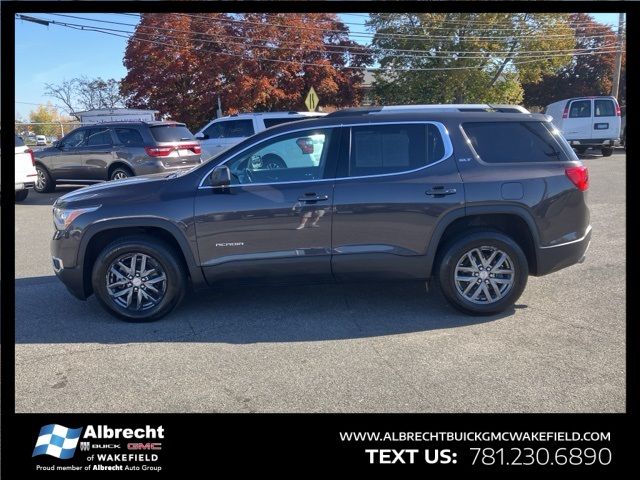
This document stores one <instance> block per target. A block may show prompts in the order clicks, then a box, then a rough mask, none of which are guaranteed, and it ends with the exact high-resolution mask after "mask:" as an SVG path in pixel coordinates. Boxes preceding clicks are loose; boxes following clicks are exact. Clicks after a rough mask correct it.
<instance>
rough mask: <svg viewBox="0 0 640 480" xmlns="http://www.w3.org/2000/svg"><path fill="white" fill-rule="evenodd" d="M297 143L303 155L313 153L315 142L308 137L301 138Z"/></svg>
mask: <svg viewBox="0 0 640 480" xmlns="http://www.w3.org/2000/svg"><path fill="white" fill-rule="evenodd" d="M296 143H297V144H298V146H299V147H300V150H302V153H307V154H311V153H313V140H311V139H310V138H308V137H304V138H299V139H297V140H296Z"/></svg>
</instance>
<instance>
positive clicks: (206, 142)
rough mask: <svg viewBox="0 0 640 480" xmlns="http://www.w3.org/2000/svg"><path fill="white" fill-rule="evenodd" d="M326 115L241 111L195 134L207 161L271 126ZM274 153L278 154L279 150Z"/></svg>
mask: <svg viewBox="0 0 640 480" xmlns="http://www.w3.org/2000/svg"><path fill="white" fill-rule="evenodd" d="M324 115H326V114H325V113H314V112H268V113H240V114H237V115H231V116H229V117H221V118H217V119H215V120H213V121H211V122H209V123H208V124H207V125H205V126H204V127H203V128H201V129H200V130H199V131H198V132H197V133H196V135H195V136H196V138H197V139H198V140H200V145H201V146H202V160H203V161H206V160H209V159H210V158H211V157H213V156H215V155H218V154H219V153H221V152H224V151H225V150H227V149H228V148H231V147H233V146H234V145H236V144H237V143H240V142H241V141H242V140H244V139H245V138H247V137H250V136H251V135H254V134H256V133H258V132H262V131H263V130H266V129H267V128H269V127H274V126H276V125H280V124H282V123H287V122H295V121H297V120H304V119H305V118H313V117H322V116H324ZM282 153H283V154H282V155H278V156H280V157H281V158H282V157H283V156H284V152H282ZM274 154H275V155H277V154H278V152H274ZM274 168H275V163H274Z"/></svg>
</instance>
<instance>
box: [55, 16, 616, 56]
mask: <svg viewBox="0 0 640 480" xmlns="http://www.w3.org/2000/svg"><path fill="white" fill-rule="evenodd" d="M53 15H55V14H53ZM59 16H63V17H71V18H75V19H80V20H90V21H93V22H98V23H109V24H118V25H125V26H129V27H135V28H136V29H137V30H139V29H141V28H145V29H151V30H162V31H169V32H180V33H187V34H188V35H202V36H206V37H214V38H229V39H233V40H237V41H242V40H253V41H265V42H269V41H273V39H269V38H248V37H239V36H232V35H224V34H216V33H211V32H208V33H205V32H197V31H193V30H180V29H175V28H165V27H156V26H150V25H140V24H138V25H134V24H127V23H122V22H110V21H103V20H94V19H89V18H86V17H78V16H73V15H59ZM58 23H61V24H63V25H71V26H77V27H80V26H83V25H80V24H73V23H66V22H58ZM87 27H88V26H87ZM95 28H98V27H95ZM100 29H102V30H106V31H112V32H119V33H128V34H134V33H135V34H137V35H148V36H149V35H152V34H147V33H144V32H140V31H136V32H129V31H127V30H120V29H110V28H106V27H100ZM190 40H192V41H197V42H203V43H213V44H218V43H219V42H217V41H207V40H204V39H200V38H197V39H191V38H190ZM227 43H232V44H233V45H239V46H243V47H253V48H265V49H271V50H294V51H298V50H300V49H301V48H304V45H300V43H299V42H286V41H285V42H280V43H290V44H291V43H293V44H295V45H296V46H295V47H284V46H276V45H260V44H253V43H252V44H248V43H246V42H242V43H238V42H227ZM612 43H613V42H612ZM323 46H324V47H325V48H326V49H327V50H316V49H308V48H304V51H305V52H314V53H322V54H338V53H347V54H349V55H372V54H373V53H374V52H372V51H370V50H369V48H368V47H361V46H358V47H349V46H340V45H332V44H323ZM608 47H609V46H608V45H601V46H598V47H593V48H578V49H576V48H572V49H557V50H524V51H523V50H521V51H518V52H517V54H518V56H521V57H527V58H537V57H542V56H546V55H542V54H551V53H558V54H560V53H563V54H567V55H569V54H572V53H583V52H585V53H586V52H591V51H598V50H604V49H607V48H608ZM338 48H340V49H344V50H345V52H338V51H336V50H334V49H338ZM360 49H361V50H363V51H362V53H358V52H354V51H352V50H360ZM380 50H382V51H383V52H397V51H399V50H396V49H388V48H380ZM409 51H411V52H415V53H420V54H421V55H404V54H394V53H386V54H384V56H385V57H387V58H388V57H390V56H392V57H398V58H409V59H416V60H435V59H456V60H458V59H470V60H471V59H486V58H487V56H491V55H499V54H500V53H505V54H509V53H512V52H511V51H504V50H503V51H486V50H485V51H465V50H457V51H449V50H447V51H445V50H438V51H435V52H428V51H425V50H409ZM443 54H453V55H456V57H452V56H451V55H443ZM471 54H482V55H481V56H470V55H471ZM538 54H540V55H538Z"/></svg>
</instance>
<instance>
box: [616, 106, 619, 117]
mask: <svg viewBox="0 0 640 480" xmlns="http://www.w3.org/2000/svg"><path fill="white" fill-rule="evenodd" d="M619 116H620V105H618V104H617V103H616V117H619Z"/></svg>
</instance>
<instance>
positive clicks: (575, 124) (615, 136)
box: [545, 97, 620, 157]
mask: <svg viewBox="0 0 640 480" xmlns="http://www.w3.org/2000/svg"><path fill="white" fill-rule="evenodd" d="M545 113H546V114H547V115H551V117H552V122H553V124H554V125H555V126H556V128H557V129H558V130H560V132H562V135H563V136H564V138H566V139H567V141H568V142H569V143H570V144H571V146H572V147H573V148H575V150H576V151H577V152H578V153H584V152H585V151H586V150H587V148H589V147H595V148H599V149H600V150H601V151H602V155H603V156H605V157H608V156H609V155H611V154H612V153H613V147H614V146H615V145H616V144H617V143H618V142H619V139H620V106H619V105H618V101H617V100H616V99H615V97H577V98H567V99H565V100H560V101H559V102H555V103H552V104H551V105H547V108H546V110H545Z"/></svg>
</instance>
